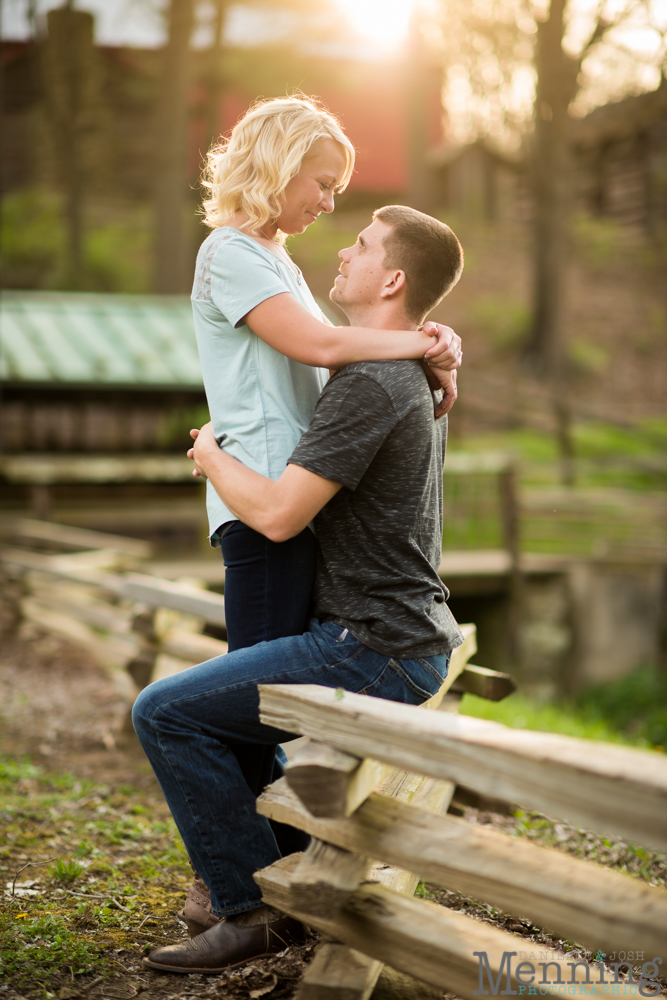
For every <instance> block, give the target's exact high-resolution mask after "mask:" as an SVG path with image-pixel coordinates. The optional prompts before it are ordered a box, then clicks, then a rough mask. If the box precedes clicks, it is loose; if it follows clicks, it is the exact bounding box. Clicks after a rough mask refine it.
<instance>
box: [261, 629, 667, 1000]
mask: <svg viewBox="0 0 667 1000" xmlns="http://www.w3.org/2000/svg"><path fill="white" fill-rule="evenodd" d="M467 642H469V643H470V642H473V643H474V636H473V635H472V634H471V633H470V632H469V633H468V637H467ZM466 655H467V654H466V652H465V651H464V650H462V655H461V654H460V655H459V657H453V658H452V669H451V671H450V675H449V676H448V678H447V680H446V682H445V686H444V688H443V690H442V691H441V692H440V694H439V695H437V696H436V697H435V698H432V699H431V701H430V702H427V703H426V705H425V706H421V707H419V708H416V707H413V706H406V705H400V704H395V703H392V702H387V701H383V700H382V699H378V698H368V697H362V696H360V695H357V694H352V693H349V692H344V691H335V690H332V689H330V688H324V687H318V686H314V685H312V686H310V685H304V686H295V685H265V686H260V712H261V718H262V720H263V721H264V722H266V723H267V724H269V725H272V726H278V727H279V728H280V729H284V730H288V731H289V732H293V733H298V734H299V735H300V736H302V737H307V738H308V739H309V742H307V743H306V744H305V745H304V746H302V748H300V750H299V752H298V753H297V754H295V755H294V757H293V759H292V760H291V761H290V764H289V767H288V769H287V772H286V775H285V777H284V778H283V779H281V780H280V781H278V782H276V783H275V784H273V785H271V786H270V787H269V788H268V789H267V790H266V791H265V792H264V794H263V795H262V796H261V797H260V799H259V800H258V809H259V811H260V812H261V813H262V814H263V815H265V816H268V817H269V818H271V819H274V820H277V821H279V822H282V823H289V824H290V825H292V826H295V827H298V828H299V829H302V830H305V831H306V832H308V833H310V834H311V835H312V837H313V840H312V842H311V845H310V847H309V848H308V850H307V851H306V852H305V853H303V854H301V855H292V856H290V857H286V858H283V859H281V860H280V861H278V862H276V863H275V864H273V865H271V866H270V867H269V868H266V869H264V870H263V871H261V872H258V873H257V875H256V876H255V878H256V880H257V882H258V884H259V885H260V887H261V889H262V893H263V897H264V899H265V901H266V902H267V903H269V904H271V905H273V906H275V907H277V908H279V909H280V910H283V911H285V912H287V913H290V914H292V915H293V916H295V917H297V918H299V919H301V920H303V921H304V922H305V923H306V924H308V925H309V926H311V927H313V928H316V929H317V930H319V931H321V932H322V933H323V934H324V935H326V936H327V938H328V939H330V940H329V941H328V942H327V943H324V944H323V945H320V947H319V950H318V951H317V952H316V955H315V958H314V960H313V962H312V963H311V965H310V967H309V968H308V969H307V970H306V973H305V975H304V978H303V981H302V983H301V985H300V987H299V990H298V992H297V994H296V996H297V998H298V1000H366V998H368V997H369V996H370V995H371V993H372V991H373V989H374V986H375V983H376V981H377V979H378V976H379V974H380V971H381V969H382V965H383V963H387V964H388V965H389V966H390V967H392V968H393V969H396V970H399V972H401V973H403V974H405V975H407V976H409V977H412V978H413V979H414V980H416V981H417V983H416V984H413V985H416V986H417V988H416V991H414V992H413V994H412V995H413V996H415V997H421V996H427V995H428V996H436V995H441V993H440V992H437V991H449V992H453V993H455V994H457V995H458V996H459V997H463V998H466V1000H474V998H476V997H477V996H479V995H480V994H484V993H486V994H494V995H496V994H497V993H498V991H499V990H500V992H501V994H507V993H514V992H516V993H517V995H520V994H522V993H526V994H527V995H529V994H531V993H535V994H538V993H541V994H551V995H562V994H573V993H576V994H577V995H579V994H587V995H593V994H594V995H599V996H603V995H606V994H608V995H609V996H612V995H615V994H617V993H620V992H621V991H623V992H624V995H628V994H630V995H635V996H639V995H640V993H639V992H638V990H639V987H640V986H641V988H642V993H641V995H643V996H650V995H653V996H655V995H658V994H659V993H660V986H659V985H657V986H656V985H654V984H651V983H650V982H649V980H651V979H653V978H655V977H660V976H661V975H664V966H663V969H662V970H661V968H660V960H665V962H667V892H665V890H664V889H661V888H658V887H653V886H650V885H648V884H647V883H646V882H644V881H641V880H640V879H639V878H633V877H630V876H628V875H626V874H622V873H620V872H615V871H611V870H609V869H606V868H603V867H601V866H599V865H596V864H593V863H591V862H588V861H583V860H579V859H577V858H575V857H572V856H570V855H568V854H565V853H563V852H559V851H557V850H554V849H548V848H543V847H538V846H537V845H535V844H531V843H529V842H527V841H523V840H517V839H516V838H513V837H511V836H509V835H507V834H505V833H502V832H499V831H497V830H495V829H492V828H489V827H486V826H480V825H476V824H474V823H470V822H467V821H465V820H463V819H460V818H457V817H456V816H453V815H447V808H448V806H449V803H450V801H451V799H452V796H453V794H454V791H455V788H456V786H457V785H458V786H463V788H465V789H471V790H473V791H474V792H477V793H478V794H479V795H481V796H489V797H493V798H495V799H498V798H500V799H503V800H505V801H506V802H507V803H517V804H520V805H521V806H523V807H524V808H527V809H529V810H535V811H539V812H541V813H544V814H546V815H547V816H550V817H554V818H556V819H563V820H566V821H569V822H570V823H573V824H576V825H577V826H580V827H583V828H585V829H587V830H591V831H597V832H599V833H601V834H603V835H607V836H610V835H612V836H617V837H620V838H623V839H625V840H627V841H630V842H632V843H635V844H639V845H644V846H648V847H650V848H654V849H657V850H660V851H665V850H667V759H665V757H664V755H661V754H659V753H654V752H650V751H644V750H635V749H630V748H626V747H621V746H617V745H609V744H603V743H597V742H592V741H588V740H580V739H573V738H570V737H565V736H558V735H555V734H548V733H539V732H529V731H525V730H515V729H509V728H507V727H505V726H502V725H499V724H497V723H492V722H486V721H482V720H480V719H475V718H471V717H466V716H462V715H457V714H456V711H455V710H456V703H455V702H453V700H452V695H451V693H450V692H451V690H452V688H453V687H456V686H457V680H458V679H457V671H459V670H461V665H462V662H463V661H464V660H465V658H466ZM460 676H461V675H460V674H459V678H460ZM498 693H499V692H498ZM425 708H426V709H428V708H431V709H440V710H437V711H430V712H429V711H425V710H424V709H425ZM443 708H444V709H445V711H442V709H443ZM419 878H424V879H426V880H428V881H429V882H431V883H435V884H437V885H439V886H442V887H444V888H447V889H449V890H454V891H456V892H459V893H462V894H464V895H466V896H471V897H473V898H475V899H477V900H480V901H482V902H484V903H486V904H488V905H490V906H492V907H496V908H499V909H500V910H502V911H505V912H507V913H509V914H513V915H515V916H516V917H519V918H524V919H525V918H528V919H529V920H530V921H532V922H533V923H534V924H535V925H537V926H538V927H541V928H546V929H548V930H549V931H551V932H553V933H555V934H556V935H557V936H558V937H560V938H564V939H566V940H567V941H569V942H572V943H574V942H576V946H577V947H578V948H579V949H580V952H579V954H576V953H575V952H574V951H573V953H572V955H573V957H568V956H566V955H564V954H559V953H553V952H549V953H547V952H544V947H543V946H542V947H540V946H539V945H538V946H535V945H531V944H529V943H528V942H526V940H525V938H521V937H517V936H514V935H512V934H510V933H507V932H506V931H503V930H500V929H498V928H495V927H493V926H489V925H487V924H485V923H482V922H480V921H478V920H475V919H473V918H471V917H469V916H465V915H464V914H461V913H457V912H454V911H452V910H449V909H447V908H446V907H444V906H440V905H436V904H435V903H433V902H429V901H427V900H425V899H422V898H415V895H414V894H415V889H416V887H417V884H418V880H419ZM526 949H527V950H526ZM531 949H533V951H532V957H533V958H534V959H535V958H536V953H537V956H538V960H537V961H536V962H533V963H530V962H528V963H527V964H526V963H524V964H523V965H522V964H521V958H522V957H523V958H525V956H526V954H528V952H530V951H531ZM522 952H523V955H522V954H521V953H522ZM598 952H599V953H600V954H597V953H598ZM616 952H620V953H621V955H622V956H623V957H625V956H626V955H631V956H640V961H639V964H643V963H644V962H648V963H649V965H648V966H644V969H643V972H645V973H646V976H647V978H646V979H644V980H643V981H642V980H640V981H639V983H637V980H636V979H635V980H633V979H632V970H631V969H629V967H628V968H625V967H624V966H623V965H622V963H621V967H620V970H619V966H618V965H617V966H616V967H615V972H613V973H610V972H609V970H608V969H607V970H605V969H604V968H603V966H602V965H601V964H600V962H599V961H598V962H596V961H595V960H594V959H593V958H592V955H596V957H597V958H598V959H599V958H600V955H601V956H605V955H608V956H612V955H613V954H614V953H616ZM587 953H588V958H587V957H586V954H587ZM543 958H547V959H548V960H549V962H550V963H551V964H547V967H546V968H544V969H543V968H542V967H541V962H540V959H543ZM654 958H655V959H658V962H657V964H653V965H651V963H652V961H653V959H654ZM580 959H581V960H580ZM531 965H532V978H531ZM624 973H625V974H624ZM420 982H421V983H422V984H430V985H431V987H432V988H433V987H435V988H437V989H436V991H435V992H433V993H430V992H428V986H427V985H423V986H422V987H421V989H420V987H419V983H420ZM533 984H537V985H533ZM611 984H616V985H614V986H613V988H612V985H611Z"/></svg>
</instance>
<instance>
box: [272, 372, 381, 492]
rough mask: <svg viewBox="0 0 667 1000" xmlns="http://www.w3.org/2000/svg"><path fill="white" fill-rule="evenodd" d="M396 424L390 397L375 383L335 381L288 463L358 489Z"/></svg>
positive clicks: (355, 377) (351, 378)
mask: <svg viewBox="0 0 667 1000" xmlns="http://www.w3.org/2000/svg"><path fill="white" fill-rule="evenodd" d="M397 421H398V416H397V415H396V413H395V412H394V408H393V406H392V403H391V400H390V398H389V396H388V395H387V393H386V392H385V390H384V389H383V388H382V387H381V386H380V385H378V384H377V383H376V382H375V381H373V379H371V378H368V376H366V375H362V374H356V373H354V374H350V375H346V376H344V377H342V378H341V377H339V378H336V377H334V378H333V379H331V380H330V381H329V382H327V384H326V385H325V387H324V389H323V390H322V394H321V396H320V398H319V399H318V401H317V405H316V406H315V413H314V414H313V419H312V420H311V422H310V426H309V427H308V430H307V431H306V432H305V434H304V435H303V436H302V438H301V440H300V441H299V443H298V445H297V446H296V448H295V449H294V451H293V452H292V455H291V457H290V458H289V459H288V462H287V464H288V465H290V464H292V465H300V466H302V468H304V469H308V471H309V472H314V473H315V475H317V476H322V478H323V479H331V480H332V481H333V482H334V483H340V485H341V486H347V487H348V489H351V490H354V489H356V488H357V486H358V485H359V483H360V481H361V478H362V476H363V475H364V473H365V472H366V470H367V468H368V467H369V465H370V464H371V462H372V461H373V459H374V458H375V455H376V453H377V451H378V449H379V447H380V445H381V444H382V442H383V441H384V440H385V438H386V437H387V435H388V434H389V433H390V431H391V430H392V428H393V427H394V426H395V424H396V423H397Z"/></svg>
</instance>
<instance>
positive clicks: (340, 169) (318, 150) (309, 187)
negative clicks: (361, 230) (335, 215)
mask: <svg viewBox="0 0 667 1000" xmlns="http://www.w3.org/2000/svg"><path fill="white" fill-rule="evenodd" d="M346 167H347V157H346V155H345V151H344V149H343V147H342V146H340V145H339V144H338V143H337V142H335V140H334V139H319V140H318V141H317V142H316V143H315V145H314V146H313V148H312V149H311V151H310V153H308V155H307V156H304V158H303V162H302V163H301V169H300V170H299V172H298V174H297V175H296V176H295V177H293V178H292V180H291V181H290V182H289V184H288V185H287V187H286V188H285V202H284V205H283V208H282V211H281V213H280V215H279V216H278V218H277V219H276V224H277V227H278V229H280V230H281V231H282V232H283V233H288V234H293V233H303V232H304V231H305V230H306V228H307V227H308V226H309V225H310V224H311V223H312V222H314V221H315V219H316V218H317V216H318V215H319V214H320V212H333V210H334V195H335V194H336V192H337V189H338V187H339V186H340V183H341V181H342V179H343V177H344V175H345V170H346Z"/></svg>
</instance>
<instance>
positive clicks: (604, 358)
mask: <svg viewBox="0 0 667 1000" xmlns="http://www.w3.org/2000/svg"><path fill="white" fill-rule="evenodd" d="M569 353H570V361H571V362H572V364H573V365H574V367H575V368H577V369H578V370H579V371H580V372H583V373H584V374H589V373H590V374H592V375H602V373H603V372H604V371H605V369H606V368H607V367H608V366H609V361H610V358H609V352H608V351H606V350H605V349H604V347H600V345H599V344H591V343H589V342H588V341H586V340H581V339H575V340H573V341H572V343H571V344H570V352H569Z"/></svg>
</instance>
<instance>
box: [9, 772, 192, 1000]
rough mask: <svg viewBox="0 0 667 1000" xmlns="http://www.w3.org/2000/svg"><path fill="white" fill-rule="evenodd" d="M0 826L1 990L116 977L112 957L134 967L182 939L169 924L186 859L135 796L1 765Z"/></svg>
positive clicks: (54, 987)
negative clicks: (145, 955) (155, 949)
mask: <svg viewBox="0 0 667 1000" xmlns="http://www.w3.org/2000/svg"><path fill="white" fill-rule="evenodd" d="M0 822H1V823H2V827H3V838H2V847H1V848H0V869H1V875H2V882H3V883H4V886H3V889H4V893H3V903H4V905H3V907H2V908H1V910H0V980H1V981H2V982H3V983H4V984H6V985H7V986H8V987H11V988H13V989H14V990H16V991H18V992H20V993H21V994H22V995H25V996H49V995H54V993H56V992H58V991H60V990H63V989H66V988H70V987H72V986H73V985H76V983H77V980H78V981H79V982H81V981H82V979H83V978H85V977H88V976H93V975H94V976H95V977H97V976H103V977H104V978H109V977H110V976H111V975H112V974H113V973H114V972H118V966H119V965H120V963H119V961H118V959H117V957H116V956H117V952H118V951H129V952H130V953H132V952H134V954H135V955H136V957H139V956H140V955H141V953H142V951H144V950H145V949H146V948H147V947H148V946H155V945H156V944H161V943H164V942H166V941H170V940H173V939H174V938H175V937H176V938H178V937H179V936H180V933H181V932H180V930H176V927H177V925H176V922H175V921H174V919H173V917H174V913H175V911H176V910H177V909H178V908H179V907H180V905H181V903H182V900H183V899H184V896H185V889H186V885H187V882H188V875H189V869H188V866H187V858H186V856H185V852H184V848H183V844H182V842H181V840H180V837H179V836H178V833H177V831H176V829H175V826H174V824H173V821H172V820H171V817H169V815H168V813H167V812H166V807H164V806H163V805H162V806H161V808H155V807H154V806H153V804H150V805H149V804H148V803H147V799H146V794H145V793H144V792H141V791H139V790H137V789H135V788H132V787H130V786H119V787H117V788H110V787H109V786H105V785H97V784H95V783H92V782H81V781H77V780H76V779H75V778H74V777H73V776H72V775H69V774H55V775H52V774H48V773H46V772H45V771H44V770H43V769H41V768H39V767H36V766H35V765H34V764H33V763H32V762H31V761H30V760H29V759H26V758H18V759H17V758H11V757H3V758H0ZM53 858H55V860H53V861H52V863H51V864H50V865H48V866H47V865H44V864H42V865H39V864H38V863H39V862H41V861H47V860H48V859H53ZM21 869H23V870H21ZM14 879H16V889H17V893H16V895H15V896H12V895H11V885H12V882H13V881H14ZM7 884H9V886H8V888H5V887H6V886H7ZM124 961H127V959H124Z"/></svg>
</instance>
